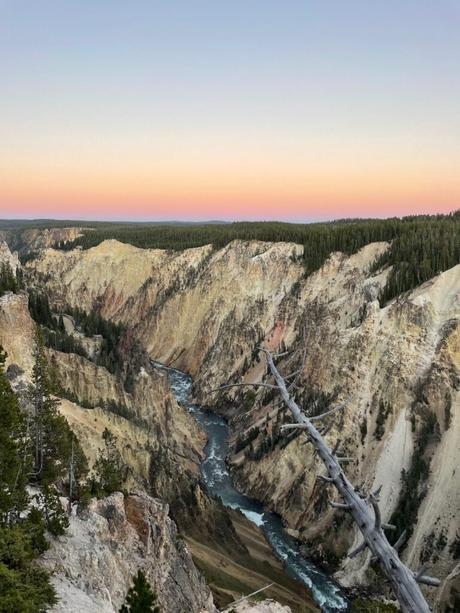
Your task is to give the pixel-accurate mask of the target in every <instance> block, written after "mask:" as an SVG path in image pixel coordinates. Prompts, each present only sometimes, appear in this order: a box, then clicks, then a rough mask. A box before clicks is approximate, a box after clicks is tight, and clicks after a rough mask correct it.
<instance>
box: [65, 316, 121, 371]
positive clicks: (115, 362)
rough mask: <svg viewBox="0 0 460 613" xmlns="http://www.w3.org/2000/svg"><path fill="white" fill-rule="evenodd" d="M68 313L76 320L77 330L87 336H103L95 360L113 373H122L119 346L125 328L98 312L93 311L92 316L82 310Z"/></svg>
mask: <svg viewBox="0 0 460 613" xmlns="http://www.w3.org/2000/svg"><path fill="white" fill-rule="evenodd" d="M68 311H69V315H71V316H72V317H73V318H74V320H75V324H76V326H77V328H78V329H79V330H80V331H81V332H83V334H85V336H95V335H100V336H102V344H101V348H100V350H99V352H98V354H97V357H96V359H95V361H96V362H97V364H98V365H99V366H104V367H105V368H107V370H108V371H109V372H111V373H116V372H118V371H120V370H121V368H122V365H123V360H122V358H121V356H120V352H119V345H120V339H121V337H122V334H123V332H124V331H125V328H124V327H123V326H121V325H119V324H114V323H112V322H111V321H108V320H107V319H104V318H103V317H102V316H101V315H100V314H99V313H97V312H96V311H91V313H90V314H87V313H85V311H82V310H81V309H68Z"/></svg>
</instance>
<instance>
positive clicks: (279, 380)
mask: <svg viewBox="0 0 460 613" xmlns="http://www.w3.org/2000/svg"><path fill="white" fill-rule="evenodd" d="M262 351H264V353H265V354H266V356H267V363H268V366H269V369H270V372H271V374H272V375H273V377H274V379H275V382H276V386H277V388H278V390H279V392H280V394H281V396H282V398H283V401H284V403H285V405H286V407H287V408H288V409H289V411H290V412H291V414H292V416H293V418H294V421H295V423H294V424H290V427H298V428H301V429H302V430H303V431H304V432H305V433H306V434H307V435H308V437H309V441H310V442H311V444H312V445H313V446H314V448H315V450H316V452H317V454H318V456H319V457H320V458H321V460H322V461H323V463H324V465H325V467H326V469H327V472H328V477H324V481H325V482H327V483H331V484H333V485H335V487H336V488H337V490H338V492H339V493H340V495H341V497H342V499H343V503H335V504H334V505H333V506H334V507H337V508H340V509H342V510H343V511H345V512H349V513H350V514H351V516H352V517H353V519H354V521H355V523H356V524H357V526H358V528H359V530H360V531H361V534H362V535H363V542H362V544H361V545H360V546H359V547H358V548H357V549H355V551H354V552H352V553H351V554H350V555H352V556H353V555H356V554H357V553H359V552H360V551H363V550H364V549H365V548H366V547H368V548H369V550H370V551H371V552H372V555H373V556H374V557H375V558H376V559H377V560H378V561H379V563H380V566H381V568H382V571H383V573H384V574H385V576H386V577H387V579H388V580H389V582H390V583H391V585H392V586H393V589H394V592H395V594H396V597H397V599H398V601H399V604H400V605H401V609H402V611H404V612H405V613H429V611H430V608H429V606H428V604H427V602H426V600H425V598H424V596H423V594H422V592H421V590H420V588H419V586H418V583H424V584H426V585H433V586H436V585H439V583H440V582H439V581H438V580H437V579H433V578H431V577H427V576H425V575H424V574H423V570H422V571H421V572H419V573H414V572H413V571H411V570H410V569H409V568H407V566H405V565H404V564H403V563H402V562H401V560H400V559H399V557H398V554H397V552H396V550H395V548H393V547H392V546H391V545H390V543H389V542H388V540H387V538H386V536H385V534H384V532H383V528H382V522H381V517H380V510H379V506H378V503H377V496H378V493H377V492H375V493H374V494H372V493H370V494H369V496H367V497H366V498H363V497H362V496H361V495H360V494H359V493H358V492H357V491H356V490H355V488H354V487H353V485H352V484H351V483H350V481H349V480H348V479H347V477H346V475H345V473H344V472H343V470H342V467H341V466H340V459H339V458H338V457H337V456H336V455H335V451H336V450H331V449H329V447H328V446H327V445H326V443H325V441H324V439H323V437H322V436H321V434H320V432H319V431H318V430H317V429H316V428H315V426H314V425H313V423H312V422H313V421H315V420H319V419H321V418H322V417H326V416H327V415H329V414H330V413H331V411H327V412H326V413H324V414H323V415H320V416H315V417H314V418H308V417H307V416H306V415H305V414H304V413H303V412H302V411H301V409H300V408H299V406H298V405H297V403H296V402H295V400H294V399H293V398H292V397H291V396H290V394H289V391H288V389H287V387H286V383H285V381H284V378H283V377H282V375H281V374H280V373H279V371H278V369H277V367H276V365H275V363H274V361H273V356H272V355H271V353H270V352H268V351H266V350H265V349H262ZM371 508H372V511H371Z"/></svg>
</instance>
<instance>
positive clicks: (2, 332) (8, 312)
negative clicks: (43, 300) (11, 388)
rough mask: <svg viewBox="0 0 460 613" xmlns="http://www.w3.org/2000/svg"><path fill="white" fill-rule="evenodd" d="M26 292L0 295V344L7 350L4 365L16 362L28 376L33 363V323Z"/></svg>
mask: <svg viewBox="0 0 460 613" xmlns="http://www.w3.org/2000/svg"><path fill="white" fill-rule="evenodd" d="M27 304H28V298H27V294H25V293H22V292H21V293H19V294H13V293H11V292H7V293H6V294H3V296H0V346H2V347H3V349H4V350H5V351H6V352H7V354H8V356H7V359H6V366H7V367H8V366H11V365H12V364H17V365H18V366H19V367H20V368H21V370H22V371H24V373H25V374H26V376H29V375H30V374H31V372H32V367H33V364H34V357H33V347H34V336H35V323H34V321H33V320H32V318H31V317H30V314H29V309H28V306H27Z"/></svg>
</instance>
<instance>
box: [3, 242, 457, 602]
mask: <svg viewBox="0 0 460 613" xmlns="http://www.w3.org/2000/svg"><path fill="white" fill-rule="evenodd" d="M52 236H53V243H54V242H58V241H59V240H61V239H60V238H59V234H58V233H53V234H52ZM69 238H71V236H69ZM34 240H38V239H34ZM62 240H66V239H62ZM34 244H36V243H34ZM388 248H389V244H388V243H385V242H379V243H371V244H369V245H367V246H365V247H363V248H361V249H360V250H359V251H358V252H357V253H355V254H353V255H344V254H341V253H332V254H331V255H330V256H329V258H328V259H327V261H326V262H325V263H324V264H323V265H322V266H321V268H320V269H319V270H317V271H316V272H313V273H312V274H310V275H309V276H306V275H305V272H304V266H303V264H302V262H301V256H302V249H303V248H302V246H300V245H297V244H294V243H264V242H260V241H239V240H238V241H233V242H231V243H230V244H228V245H227V246H225V247H223V248H221V249H214V248H213V247H212V246H210V245H208V246H203V247H197V248H193V249H187V250H184V251H177V252H174V251H166V250H159V249H140V248H136V247H133V246H131V245H129V244H124V243H120V242H118V241H115V240H107V241H104V242H102V243H101V244H99V245H98V246H96V247H93V248H91V249H88V250H82V249H74V250H70V251H59V250H56V249H52V248H48V245H47V244H45V248H44V249H43V250H42V251H41V252H40V254H39V255H38V256H37V257H36V258H34V259H31V260H29V261H28V262H26V264H25V265H24V267H23V271H24V275H25V277H26V279H27V282H28V283H29V284H31V285H32V286H34V287H36V288H40V289H41V290H42V291H45V292H46V294H47V295H48V296H49V299H50V303H51V305H52V307H53V309H54V310H56V312H59V311H64V312H65V311H66V309H75V308H80V309H83V310H84V311H86V312H87V313H90V312H92V311H94V310H97V312H98V313H100V314H101V315H102V316H103V317H104V318H106V319H107V320H110V321H113V322H116V323H120V324H123V325H124V326H127V327H128V328H129V330H130V334H131V335H132V337H133V338H134V339H136V340H137V341H138V342H139V343H140V344H141V345H142V347H143V349H144V350H145V352H146V354H147V355H148V356H149V357H150V358H151V359H154V360H157V361H158V362H161V363H163V364H166V365H168V366H172V367H174V368H177V369H179V370H182V371H185V372H187V373H189V374H190V375H191V376H192V377H193V380H194V387H193V394H194V398H195V401H196V402H197V403H200V404H201V405H203V406H205V407H206V406H207V407H209V408H212V409H213V410H214V411H217V412H219V413H221V414H222V415H223V416H224V417H225V419H226V420H227V422H228V425H229V430H230V441H229V442H230V455H229V457H228V464H229V467H230V470H231V473H232V477H233V479H234V482H235V483H236V484H237V486H238V488H239V489H240V490H241V491H242V492H244V493H246V494H248V495H250V496H251V497H253V498H254V499H256V500H258V501H260V502H261V503H263V504H264V505H265V507H266V508H267V509H269V510H272V511H275V512H276V513H278V514H279V515H280V516H281V517H282V519H283V521H284V522H285V525H286V526H287V527H288V529H289V532H290V534H291V535H293V536H295V537H296V538H297V539H298V540H299V541H300V542H301V543H302V544H303V548H304V552H305V554H306V555H307V556H309V557H312V558H313V559H315V560H318V561H320V562H321V563H322V564H324V565H325V566H326V568H328V569H329V570H330V572H331V573H332V572H334V573H335V576H336V577H337V579H338V580H339V581H340V583H341V584H342V585H344V586H348V587H356V586H361V587H365V588H367V589H371V590H374V591H375V592H377V593H380V592H381V591H382V589H381V585H380V583H381V579H380V577H379V575H378V574H377V573H376V571H375V569H374V568H373V566H372V564H371V563H370V559H369V558H370V555H369V554H368V553H366V552H363V553H361V554H359V555H358V556H357V557H356V558H354V559H353V560H350V559H348V558H347V552H348V551H349V550H350V549H352V548H353V547H354V546H355V545H356V544H357V543H358V534H357V530H356V528H355V527H354V526H353V524H352V523H351V522H350V521H349V519H348V518H347V517H346V515H345V514H344V513H343V512H341V511H340V510H337V509H333V508H331V507H330V505H329V504H328V499H334V493H333V492H332V491H331V492H328V491H327V489H326V488H325V487H324V486H322V485H320V484H319V482H318V480H317V476H318V475H319V474H321V473H322V472H323V467H322V464H321V462H320V460H319V459H318V458H317V457H316V456H315V455H314V454H313V452H312V449H311V448H310V447H309V446H306V445H304V444H303V440H302V437H300V436H294V437H290V438H287V437H283V436H282V435H281V434H280V425H281V424H282V423H283V422H284V421H285V420H286V416H285V414H284V412H283V408H282V407H281V406H280V405H279V403H278V402H277V398H276V397H273V394H269V393H267V391H266V390H263V389H258V388H254V390H253V391H248V390H249V388H246V389H245V388H239V387H235V388H232V389H226V390H221V389H218V388H219V387H220V386H222V385H226V384H237V383H248V384H249V383H251V384H252V383H260V382H261V381H264V380H266V371H267V367H266V363H265V358H264V357H263V355H262V354H261V353H260V352H259V351H258V349H257V348H258V347H259V346H261V345H262V346H264V347H266V348H268V349H270V350H273V351H275V352H276V351H279V350H281V351H282V352H284V351H288V352H289V353H288V354H287V355H286V356H285V357H283V358H281V360H280V362H279V367H280V369H281V370H282V371H283V372H285V373H286V374H288V373H291V372H294V371H299V372H298V375H297V377H296V385H297V388H298V392H297V398H298V401H299V402H300V403H301V404H302V405H303V406H305V407H306V408H308V407H310V406H311V405H312V404H313V403H315V402H316V403H317V404H318V405H321V404H323V405H324V404H328V403H330V402H332V401H334V402H335V401H337V402H338V401H346V409H345V410H344V411H343V412H341V413H340V414H337V415H335V416H334V418H333V420H332V427H331V429H330V430H329V432H328V433H327V442H328V444H330V446H331V447H334V445H335V444H336V443H337V442H338V441H339V439H340V441H341V453H342V454H343V455H345V456H349V457H351V458H352V461H351V462H350V463H349V464H347V467H346V471H347V474H348V475H349V476H350V478H351V480H352V481H353V482H354V483H355V484H356V485H357V486H358V487H359V488H360V489H361V490H362V491H364V492H367V491H370V490H372V489H377V488H378V487H380V486H381V494H380V497H381V503H380V507H381V511H382V516H383V520H384V521H387V522H389V521H390V519H391V518H392V517H393V520H392V521H395V522H400V521H402V520H401V515H404V514H406V516H407V519H410V521H411V534H410V535H409V538H408V541H407V543H406V544H405V547H404V549H403V550H402V553H401V556H402V559H403V561H404V562H405V563H406V564H408V565H409V566H410V567H411V568H413V569H414V570H417V569H418V568H419V567H420V566H422V565H423V564H429V566H430V574H433V575H435V576H437V577H439V578H441V580H442V585H441V587H440V588H439V589H436V590H434V589H432V588H424V592H425V595H426V598H427V599H428V600H429V602H430V603H431V604H432V606H433V607H434V609H435V610H436V611H448V610H452V611H453V610H454V608H452V607H454V606H455V605H454V604H453V603H454V602H455V598H457V599H458V594H459V592H460V564H459V560H458V557H455V554H454V552H455V551H456V547H457V549H458V540H459V538H460V537H459V533H460V526H459V519H458V518H459V516H460V474H459V471H458V469H457V468H458V465H459V460H460V446H459V440H460V324H459V318H460V265H458V266H455V267H453V268H451V269H449V270H446V271H445V272H443V273H441V274H440V275H438V276H436V277H434V278H433V279H430V280H429V281H427V282H425V283H424V284H423V285H420V286H419V287H418V288H416V289H415V290H412V291H410V292H407V293H406V294H404V295H401V296H398V297H397V298H395V299H393V300H392V301H390V302H389V303H388V304H385V305H381V304H380V302H379V295H380V293H381V290H382V289H383V287H384V286H385V283H386V281H387V278H388V275H389V273H390V268H389V267H386V268H382V269H377V270H374V263H375V262H376V260H378V258H379V256H380V255H381V254H383V253H384V252H385V251H386V250H387V249H388ZM5 253H6V252H5ZM5 257H6V256H5ZM8 257H9V258H10V256H8ZM13 257H14V256H11V258H13ZM32 337H33V322H32V321H31V320H30V316H29V315H28V311H27V297H26V296H25V295H24V294H16V295H13V294H6V295H4V296H3V297H1V298H0V343H1V344H2V345H3V346H4V348H5V350H6V351H7V352H8V355H9V358H8V359H9V362H8V363H9V364H17V365H19V367H20V369H21V371H22V373H23V374H20V375H18V376H17V377H16V380H15V381H13V384H15V385H16V386H17V387H18V389H19V388H20V387H21V385H24V384H25V383H24V381H26V380H27V376H28V374H30V370H31V368H32V364H33V356H32V353H31V345H32V343H31V338H32ZM48 358H49V361H50V363H51V364H53V365H54V367H55V368H56V369H57V372H58V376H59V380H60V381H61V385H62V387H63V388H65V389H66V390H67V391H68V392H71V394H72V395H73V396H75V397H76V398H78V399H79V400H80V401H84V402H83V404H88V405H91V406H92V407H94V408H92V409H91V410H88V409H87V408H85V407H84V406H81V403H80V404H79V403H78V402H74V401H73V400H70V399H69V398H63V399H62V402H61V411H62V413H63V414H64V415H65V416H66V418H67V419H68V421H69V423H70V424H71V426H72V428H74V430H75V432H76V433H77V435H78V437H79V439H80V440H81V442H82V445H83V448H84V450H85V453H86V454H87V456H88V458H89V459H90V460H94V457H95V453H96V451H97V449H98V446H99V444H100V440H101V436H102V432H103V430H104V429H105V428H106V427H110V428H111V429H113V431H114V432H115V433H116V436H117V441H118V442H117V444H118V445H119V449H120V453H121V454H122V456H123V460H124V462H125V463H126V464H127V466H129V487H130V489H131V490H133V491H135V490H136V488H137V489H138V490H140V491H145V490H148V492H149V495H152V496H154V497H155V499H158V498H161V499H162V500H165V501H167V502H168V503H169V504H170V506H171V511H172V514H173V517H174V518H175V519H176V520H177V521H178V522H179V524H180V525H181V530H182V529H184V530H185V532H186V533H187V538H188V541H187V542H188V543H189V545H190V546H191V544H192V541H196V540H197V536H198V535H199V534H200V533H201V535H202V533H203V530H206V531H207V533H208V534H211V535H212V534H214V535H222V534H223V535H224V538H223V540H224V541H225V542H227V543H230V545H229V548H230V550H231V551H237V550H239V549H241V539H240V538H239V537H238V534H237V531H236V530H235V528H234V526H233V524H231V522H230V525H229V524H228V521H227V519H226V517H227V515H225V511H224V510H223V509H221V508H220V506H219V505H218V504H217V503H216V501H213V500H212V499H210V498H209V497H207V496H206V495H205V493H204V492H203V491H202V489H201V485H200V478H199V465H200V462H201V460H202V458H203V449H204V445H205V442H206V440H205V437H204V435H203V432H202V431H201V430H200V429H199V428H198V426H197V424H196V423H195V421H194V420H193V419H192V418H191V416H190V415H189V413H187V412H186V411H185V410H184V409H183V408H182V407H181V406H180V405H179V404H178V403H177V401H176V399H175V398H174V396H173V394H172V393H171V390H170V388H169V385H168V382H167V379H166V377H164V376H161V374H158V373H157V372H155V371H150V370H149V369H148V368H147V369H146V368H144V367H142V368H140V369H139V372H137V373H136V376H135V382H134V385H133V389H132V390H131V391H130V392H127V391H126V390H125V389H124V388H123V386H120V383H119V382H118V381H117V378H116V377H115V376H114V375H112V374H111V373H109V372H108V371H107V370H106V369H104V368H102V367H100V366H97V365H96V364H94V363H93V362H91V361H90V360H88V359H86V358H84V357H82V356H77V355H74V354H68V353H62V352H57V351H55V350H52V349H49V350H48ZM74 400H75V399H74ZM101 401H103V402H101ZM110 401H112V402H113V403H115V404H116V405H119V406H123V407H126V409H127V411H128V412H129V416H128V417H123V416H120V415H115V414H114V413H113V412H110V411H107V410H106V409H104V408H103V407H101V404H104V402H105V403H107V402H110ZM419 458H423V461H424V462H425V463H426V464H427V467H428V469H427V476H426V478H423V479H421V478H420V476H419V475H415V476H414V474H413V470H411V469H412V467H413V466H414V462H415V461H416V460H417V459H419ZM408 475H409V476H412V481H411V482H410V483H409V481H408V480H407V478H408V477H407V476H408ZM404 476H406V480H404ZM409 487H410V488H412V490H410V489H409ZM408 497H409V498H410V497H412V498H413V499H415V503H414V504H412V505H408V503H407V498H408ZM152 500H154V499H152ZM104 504H106V503H104ZM145 504H147V503H145ZM158 504H160V503H159V502H158V503H154V502H151V503H150V502H149V503H148V505H147V506H149V505H150V507H149V508H153V507H155V513H160V514H161V513H163V514H164V510H163V511H162V510H161V509H160V510H159V507H158ZM120 505H121V502H120V500H119V499H117V500H116V501H115V502H114V506H115V507H116V508H118V512H119V514H120V517H123V520H120V521H122V524H123V526H124V528H123V530H125V531H127V532H129V534H130V535H131V536H129V538H130V539H131V538H132V539H135V538H138V537H137V536H135V535H134V532H132V529H131V528H129V526H127V524H126V522H128V523H129V519H126V517H125V516H123V513H125V515H126V511H123V509H121V507H120ZM152 505H153V506H152ZM155 505H157V506H155ZM103 506H104V505H103V504H102V503H101V507H100V508H99V507H98V508H94V509H93V510H91V512H90V516H91V519H90V520H86V521H92V522H95V523H96V524H97V525H99V523H101V522H102V519H99V518H100V517H103V516H104V513H105V511H104V510H103V509H102V507H103ZM104 508H105V507H104ZM190 509H200V512H199V513H198V512H196V513H195V512H193V517H190ZM401 509H402V510H401ZM91 514H92V515H91ZM75 521H76V522H79V521H80V520H78V519H76V520H75ZM81 521H83V520H81ZM104 521H106V519H104ZM165 521H166V520H165ZM182 525H183V526H184V528H182ZM232 526H233V527H232ZM104 529H105V528H104ZM187 529H188V532H187ZM168 530H169V528H168ZM130 531H131V532H130ZM101 538H102V540H104V539H106V538H108V537H107V535H106V534H105V536H103V537H101ZM123 538H125V537H123ZM126 538H128V537H126ZM139 538H140V537H139ZM216 538H217V537H216ZM173 540H174V539H173ZM456 544H457V545H456ZM104 546H107V545H104ZM144 546H146V545H145V544H144ZM174 547H175V549H176V553H174V556H176V555H177V556H179V557H180V556H181V555H184V554H183V552H182V553H181V552H180V551H179V552H177V546H176V545H174ZM171 551H172V550H171ZM457 556H458V554H457ZM110 563H112V562H110ZM171 564H172V562H171ZM187 564H188V562H187ZM127 568H130V567H128V566H127ZM152 572H153V571H152ZM167 572H170V571H167ZM167 572H166V575H167ZM193 573H194V571H193V572H192V571H190V573H189V574H188V575H187V579H186V580H185V579H184V581H185V583H184V586H185V584H186V583H187V581H188V582H190V584H191V585H188V584H187V586H186V587H184V590H183V591H184V593H185V594H187V598H189V599H191V598H192V596H191V594H194V596H193V598H194V599H195V600H193V603H194V604H193V607H195V608H194V610H195V609H196V610H199V607H202V608H203V609H205V607H208V608H209V607H210V604H209V602H210V601H209V598H210V593H209V591H208V589H207V588H206V586H205V584H203V582H202V580H201V578H199V576H198V575H194V574H193ZM125 575H126V577H128V576H129V573H128V571H126V573H125ZM152 578H153V579H154V580H155V582H156V583H158V582H159V583H160V584H161V579H159V578H158V577H156V576H155V577H153V576H152ZM122 585H123V588H124V587H126V578H125V584H122ZM165 589H166V588H165ZM98 590H99V592H100V593H102V591H103V589H102V588H98ZM165 594H167V592H166V591H165ZM196 594H199V597H197V596H196ZM383 594H384V595H386V596H388V597H391V594H388V593H387V594H385V592H384V590H383ZM181 597H182V596H181ZM97 598H100V596H97ZM115 598H116V597H115ZM165 598H166V596H165ZM189 601H190V602H192V600H189ZM178 602H179V601H178ZM181 602H182V601H181ZM457 602H458V600H457ZM101 606H103V605H101ZM181 606H182V605H181ZM449 607H451V608H449ZM95 610H96V609H95ZM102 610H105V609H103V608H102V609H101V611H102Z"/></svg>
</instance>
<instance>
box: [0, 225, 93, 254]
mask: <svg viewBox="0 0 460 613" xmlns="http://www.w3.org/2000/svg"><path fill="white" fill-rule="evenodd" d="M81 231H82V229H81V228H75V227H73V228H22V229H21V228H16V229H12V230H3V231H1V232H0V238H2V239H3V240H5V241H6V242H7V243H8V244H9V246H10V248H11V249H16V250H17V251H19V252H20V253H21V254H27V253H37V252H39V251H41V250H43V249H48V248H49V247H53V246H54V245H55V244H56V243H67V242H69V241H72V240H74V239H75V238H77V237H78V236H81V233H82V232H81Z"/></svg>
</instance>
